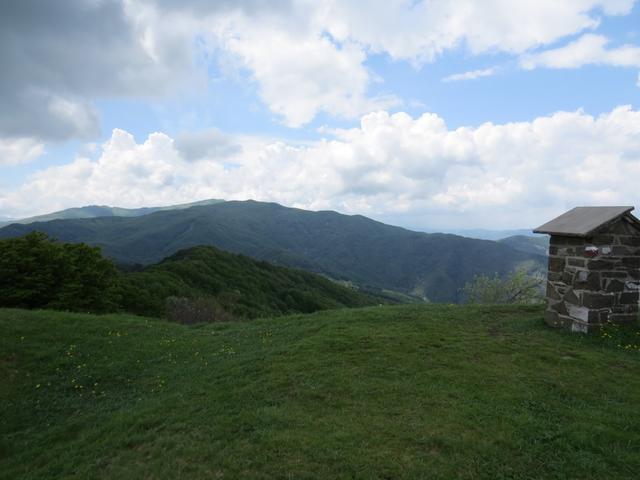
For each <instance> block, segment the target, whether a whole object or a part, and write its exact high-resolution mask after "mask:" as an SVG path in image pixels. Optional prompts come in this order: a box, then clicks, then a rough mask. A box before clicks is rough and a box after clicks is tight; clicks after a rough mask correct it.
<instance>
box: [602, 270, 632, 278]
mask: <svg viewBox="0 0 640 480" xmlns="http://www.w3.org/2000/svg"><path fill="white" fill-rule="evenodd" d="M601 275H602V278H603V279H605V278H622V279H626V278H627V272H624V271H621V270H605V271H603V272H601Z"/></svg>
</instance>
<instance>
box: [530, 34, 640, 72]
mask: <svg viewBox="0 0 640 480" xmlns="http://www.w3.org/2000/svg"><path fill="white" fill-rule="evenodd" d="M608 43H609V40H608V39H607V37H605V36H603V35H595V34H586V35H582V36H581V37H580V38H579V39H577V40H575V41H573V42H571V43H569V44H567V45H565V46H563V47H559V48H555V49H552V50H546V51H544V52H540V53H535V54H530V55H525V56H523V57H522V59H521V61H520V65H521V66H522V67H523V68H526V69H529V70H530V69H534V68H537V67H547V68H579V67H582V66H584V65H610V66H614V67H640V47H638V46H635V45H622V46H620V47H613V48H607V44H608Z"/></svg>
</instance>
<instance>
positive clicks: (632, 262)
mask: <svg viewBox="0 0 640 480" xmlns="http://www.w3.org/2000/svg"><path fill="white" fill-rule="evenodd" d="M622 264H623V265H624V266H625V268H627V269H636V268H640V257H624V258H623V259H622Z"/></svg>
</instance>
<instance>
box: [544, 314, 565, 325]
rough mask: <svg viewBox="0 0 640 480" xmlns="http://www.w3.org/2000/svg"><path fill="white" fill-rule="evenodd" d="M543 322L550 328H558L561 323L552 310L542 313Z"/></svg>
mask: <svg viewBox="0 0 640 480" xmlns="http://www.w3.org/2000/svg"><path fill="white" fill-rule="evenodd" d="M544 321H545V323H546V324H547V325H549V326H550V327H559V326H561V323H560V321H559V319H558V312H556V311H554V310H547V311H546V312H544Z"/></svg>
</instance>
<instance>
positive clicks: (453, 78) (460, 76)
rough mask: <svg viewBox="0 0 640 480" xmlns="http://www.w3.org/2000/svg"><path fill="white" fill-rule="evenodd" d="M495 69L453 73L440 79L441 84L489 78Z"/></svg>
mask: <svg viewBox="0 0 640 480" xmlns="http://www.w3.org/2000/svg"><path fill="white" fill-rule="evenodd" d="M496 71H497V69H496V68H495V67H491V68H485V69H482V70H471V71H469V72H463V73H454V74H453V75H449V76H447V77H444V78H443V79H442V81H443V82H458V81H460V80H475V79H476V78H481V77H490V76H492V75H495V73H496Z"/></svg>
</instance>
